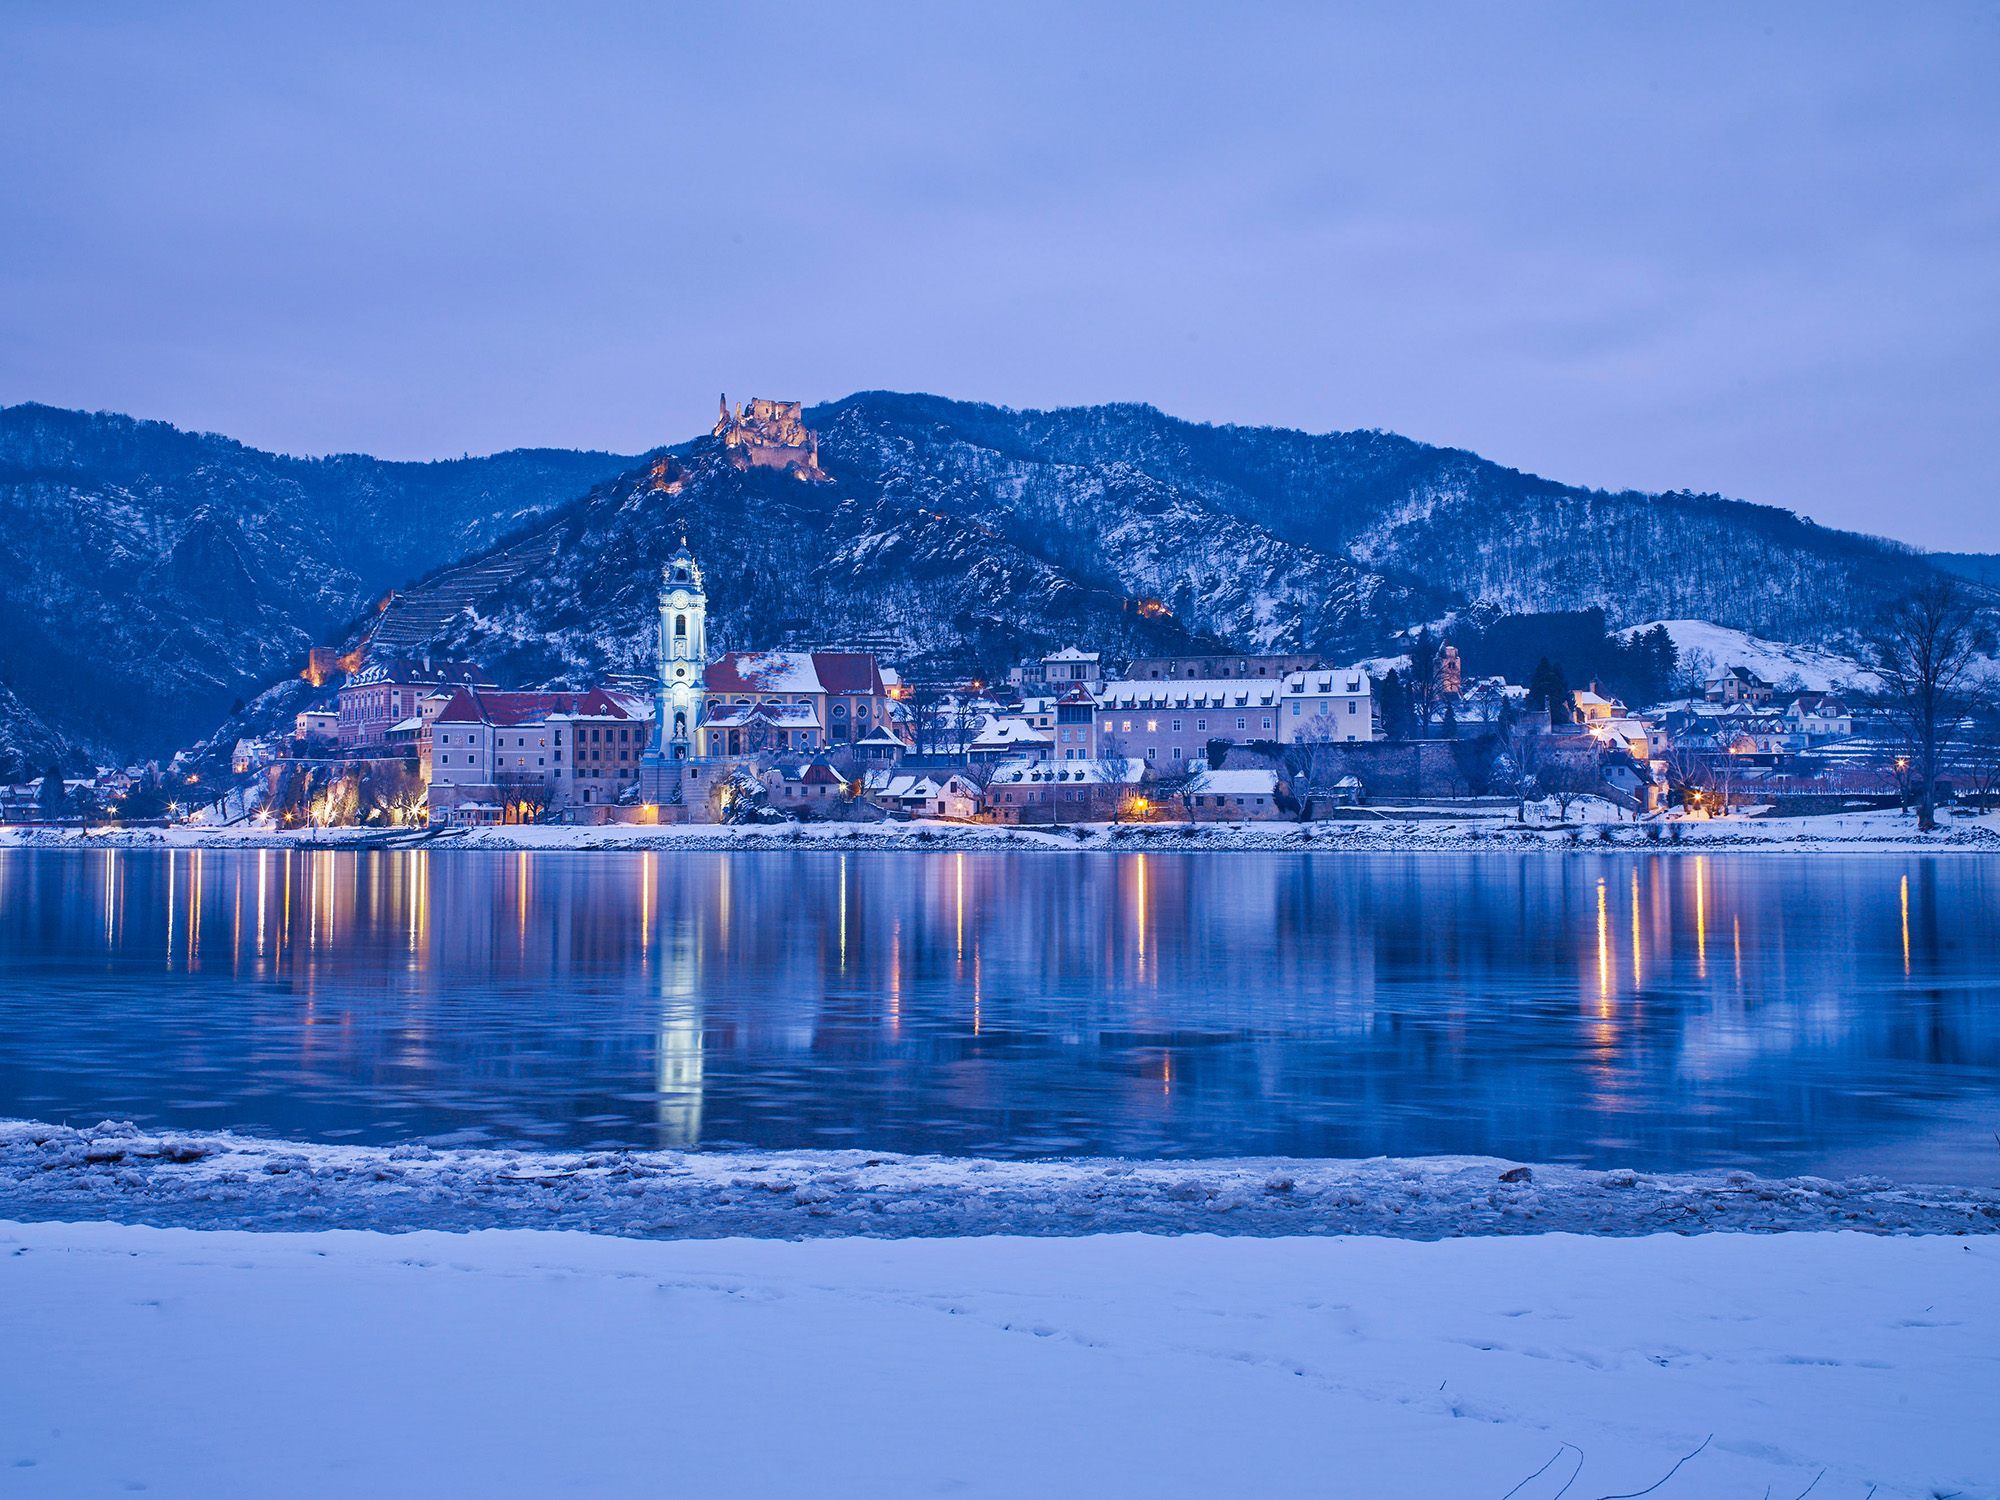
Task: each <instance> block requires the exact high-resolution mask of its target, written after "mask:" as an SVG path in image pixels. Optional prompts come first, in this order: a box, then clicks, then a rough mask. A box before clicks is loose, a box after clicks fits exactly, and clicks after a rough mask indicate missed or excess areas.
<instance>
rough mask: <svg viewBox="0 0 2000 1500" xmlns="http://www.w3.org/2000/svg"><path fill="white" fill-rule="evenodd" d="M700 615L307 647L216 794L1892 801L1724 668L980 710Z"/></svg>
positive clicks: (1651, 808) (134, 778) (1312, 679)
mask: <svg viewBox="0 0 2000 1500" xmlns="http://www.w3.org/2000/svg"><path fill="white" fill-rule="evenodd" d="M715 437H716V438H717V439H718V440H719V442H720V444H721V449H722V452H723V453H724V454H725V455H726V456H727V459H728V461H729V462H731V463H733V464H736V465H738V466H739V467H742V468H744V469H746V470H749V469H758V470H769V471H771V472H772V473H774V474H779V475H787V476H791V477H795V478H797V479H799V480H801V481H805V482H816V481H818V480H820V479H823V478H825V474H824V471H823V470H822V468H821V466H820V454H819V443H818V439H817V437H816V436H815V435H814V434H813V433H812V432H811V430H810V429H809V428H808V427H807V426H806V425H805V421H804V416H803V411H802V408H801V407H800V405H799V403H796V402H784V401H770V400H765V399H762V398H757V399H753V400H750V401H747V402H745V403H743V404H742V405H741V406H740V407H738V408H736V409H735V410H733V411H732V410H731V409H730V407H729V405H728V403H727V401H726V400H725V401H724V402H723V403H722V406H721V410H720V413H719V415H718V418H717V421H716V425H715ZM685 478H686V471H685V470H683V469H682V468H680V467H679V465H678V464H676V463H674V462H671V461H666V460H662V461H661V462H660V463H659V464H658V465H657V466H656V469H655V471H654V473H653V476H652V485H651V488H650V490H649V491H647V493H648V494H651V495H654V496H658V497H661V501H662V503H665V502H666V501H669V500H671V499H672V497H673V496H675V495H677V494H679V493H680V492H681V490H682V488H683V487H684V481H685ZM709 604H710V600H709V593H708V582H707V579H706V577H705V575H704V572H703V569H702V566H701V563H700V561H699V559H698V558H697V556H696V554H695V552H694V550H693V549H692V548H691V547H690V546H689V544H688V541H687V539H686V538H685V537H683V538H682V539H681V540H680V544H679V546H678V547H677V548H676V549H675V550H674V551H673V553H672V554H671V555H670V556H668V557H667V558H666V559H665V560H664V561H663V562H662V564H661V571H660V578H659V589H658V594H657V624H656V626H649V635H651V636H653V637H654V638H653V639H651V640H650V641H649V643H648V645H649V651H648V654H649V655H650V656H651V657H652V658H653V665H652V670H651V672H650V673H648V674H645V675H642V676H639V677H635V678H613V679H606V680H604V681H600V682H598V683H596V684H594V685H587V686H578V687H575V688H570V689H563V690H543V689H535V690H517V689H515V688H512V687H503V686H501V685H499V684H497V683H496V682H495V680H494V679H493V678H492V677H491V676H490V675H489V674H487V673H486V672H485V671H483V670H482V668H481V666H480V665H479V664H477V663H473V662H466V661H444V660H433V659H429V658H426V657H424V656H423V655H422V654H421V652H420V650H415V649H410V650H403V651H396V652H389V651H384V652H382V653H381V654H380V655H378V656H370V657H365V658H364V656H363V653H362V652H361V651H360V650H354V651H350V652H347V653H345V654H336V653H335V652H333V651H332V650H330V649H317V650H315V652H314V654H313V657H312V660H311V661H310V663H309V664H308V667H307V670H306V672H305V673H303V674H302V676H303V677H304V679H305V682H306V684H307V685H308V686H309V687H311V688H314V689H317V690H318V694H317V696H315V697H314V698H313V699H311V700H310V701H308V702H306V703H305V705H304V706H302V707H299V708H298V709H297V711H296V713H295V714H294V716H293V717H292V718H291V719H290V720H289V721H288V722H287V723H285V724H283V725H281V726H279V727H278V728H277V729H275V730H273V731H272V732H271V733H269V734H267V735H264V736H258V735H254V734H246V735H243V736H241V737H239V738H237V739H235V741H234V742H233V744H231V745H230V746H229V747H227V755H226V764H227V767H228V773H229V775H230V777H232V778H234V779H235V780H236V781H237V782H238V787H237V789H236V792H235V794H234V795H235V796H236V798H237V800H236V802H235V804H233V806H234V809H235V810H234V811H232V812H230V813H229V814H228V815H229V816H232V817H233V816H248V815H249V811H250V810H254V808H255V807H256V806H258V805H259V802H258V797H257V796H256V795H253V794H252V791H251V790H250V789H254V788H258V787H263V788H267V789H269V796H270V797H271V798H276V797H277V796H279V794H280V789H282V788H284V787H287V786H289V787H291V788H293V790H294V792H295V793H296V794H297V798H298V800H296V801H295V803H294V806H295V807H296V808H298V809H303V810H304V811H303V813H302V815H303V816H306V817H310V818H319V817H332V816H341V815H349V814H348V813H347V812H346V811H344V810H345V809H350V808H351V807H352V806H353V805H355V802H356V799H355V798H353V797H351V796H350V797H347V798H346V799H345V800H343V799H342V798H341V797H336V796H335V795H333V791H332V789H333V788H334V787H335V786H336V785H342V784H355V783H359V784H365V785H367V786H371V787H374V788H376V789H377V792H378V793H379V792H380V791H381V789H382V788H392V789H393V790H394V795H395V797H396V799H397V800H396V802H395V805H394V815H395V816H396V817H397V818H399V819H404V818H407V819H415V820H423V819H428V820H429V822H430V823H431V824H433V825H434V826H438V827H444V826H452V825H467V824H482V823H498V822H518V821H536V820H559V821H568V822H610V821H625V822H640V823H648V822H671V821H706V820H715V819H722V818H731V819H738V818H744V817H771V818H799V819H833V818H881V817H893V818H904V817H916V818H944V819H957V820H973V819H977V820H985V821H991V822H999V823H1006V824H1020V825H1056V824H1066V823H1073V822H1096V821H1106V820H1116V821H1125V820H1139V821H1157V820H1160V819H1178V820H1185V821H1189V822H1207V821H1259V820H1270V819H1278V818H1299V817H1340V816H1363V815H1366V814H1365V813H1362V812H1357V811H1355V808H1356V804H1358V803H1363V802H1367V801H1370V800H1377V801H1382V800H1387V801H1393V802H1397V803H1400V804H1402V805H1404V806H1405V807H1406V808H1408V807H1412V806H1416V805H1420V804H1426V803H1446V802H1449V801H1452V800H1454V799H1463V798H1466V797H1477V796H1484V797H1487V798H1489V799H1495V798H1500V799H1505V800H1507V801H1510V802H1511V801H1513V800H1514V798H1515V796H1518V797H1520V798H1522V799H1526V798H1527V797H1530V796H1544V795H1546V796H1549V797H1552V798H1556V799H1557V800H1564V799H1569V798H1572V797H1574V796H1577V795H1589V796H1594V797H1597V798H1600V799H1602V800H1603V801H1606V802H1609V803H1610V804H1612V805H1613V806H1615V807H1617V808H1619V809H1621V810H1622V811H1624V812H1625V813H1626V814H1627V815H1629V816H1633V817H1644V816H1650V815H1653V814H1656V813H1658V812H1660V811H1661V810H1662V809H1664V808H1666V807H1668V806H1670V805H1673V806H1679V807H1682V808H1684V809H1687V810H1690V811H1696V812H1705V811H1709V810H1718V809H1722V808H1728V807H1733V806H1741V805H1744V804H1745V803H1746V802H1749V801H1751V800H1753V799H1756V798H1763V799H1765V800H1766V801H1767V802H1769V803H1771V804H1777V803H1780V802H1786V803H1787V804H1788V805H1789V804H1790V803H1797V802H1799V801H1800V800H1801V799H1807V800H1809V799H1812V798H1820V799H1822V800H1825V799H1837V798H1839V797H1843V796H1846V797H1853V796H1860V797H1872V798H1877V799H1881V798H1885V797H1893V796H1894V795H1895V794H1896V792H1897V788H1898V782H1897V777H1898V776H1900V775H1901V774H1902V773H1901V771H1900V770H1898V769H1897V768H1898V767H1900V766H1906V765H1907V759H1906V758H1903V757H1901V756H1900V753H1899V749H1898V746H1897V744H1896V742H1895V738H1894V733H1893V730H1892V728H1891V727H1889V726H1888V725H1887V724H1886V723H1885V721H1884V719H1883V717H1882V716H1881V715H1880V714H1879V713H1878V712H1875V711H1872V710H1869V709H1866V708H1863V707H1859V706H1857V704H1856V703H1855V701H1854V700H1853V697H1852V695H1849V694H1843V693H1841V692H1836V691H1829V690H1826V689H1818V690H1803V689H1801V688H1800V687H1799V685H1798V684H1796V683H1793V684H1792V686H1791V687H1790V688H1788V689H1786V690H1782V691H1781V690H1780V689H1779V688H1778V687H1777V686H1776V685H1774V684H1773V683H1772V682H1771V681H1769V680H1768V679H1767V678H1766V677H1764V676H1762V675H1760V674H1759V672H1758V671H1757V670H1756V669H1755V667H1754V666H1753V665H1752V664H1749V663H1733V664H1727V665H1724V666H1721V667H1720V668H1719V669H1717V670H1715V671H1714V672H1713V673H1712V674H1710V675H1708V676H1707V678H1706V680H1705V681H1702V682H1700V683H1699V684H1698V686H1697V687H1696V689H1694V690H1693V691H1689V690H1687V689H1685V688H1684V689H1683V690H1682V691H1683V693H1684V694H1685V696H1683V697H1681V698H1677V699H1675V700H1674V701H1671V702H1667V703H1657V704H1641V705H1639V706H1637V707H1634V706H1631V705H1628V704H1627V703H1625V702H1623V701H1621V700H1620V698H1619V697H1618V696H1616V694H1615V693H1614V692H1612V691H1609V690H1607V689H1606V688H1605V687H1604V686H1602V685H1600V684H1599V683H1596V682H1592V683H1589V684H1587V685H1586V686H1584V687H1582V688H1579V689H1576V690H1575V691H1573V692H1568V695H1567V698H1565V697H1564V696H1563V695H1564V693H1565V692H1566V691H1567V689H1566V688H1565V686H1564V685H1563V683H1562V679H1561V674H1560V673H1559V672H1555V671H1553V670H1552V671H1550V672H1548V673H1546V674H1544V673H1543V672H1540V671H1538V673H1537V676H1536V679H1535V681H1536V683H1538V684H1540V686H1539V687H1534V686H1533V685H1531V687H1523V686H1520V685H1518V684H1514V683H1509V682H1506V681H1503V680H1502V679H1500V678H1498V677H1494V676H1490V675H1489V676H1484V677H1481V676H1476V675H1473V674H1470V673H1468V672H1467V670H1466V667H1465V664H1464V663H1463V662H1462V661H1461V658H1460V655H1459V651H1458V648H1457V647H1456V645H1454V644H1452V643H1451V642H1449V641H1445V642H1443V643H1442V644H1440V645H1439V646H1438V649H1437V651H1436V654H1435V656H1434V657H1427V658H1426V660H1427V661H1430V662H1431V663H1432V665H1431V666H1430V667H1429V668H1427V669H1426V670H1427V671H1428V673H1429V675H1428V678H1427V680H1426V682H1425V683H1424V684H1423V685H1422V687H1423V691H1422V693H1421V694H1418V693H1415V692H1413V690H1412V688H1411V685H1410V683H1409V679H1408V677H1407V668H1403V669H1402V670H1403V672H1404V674H1405V675H1403V676H1402V677H1401V678H1400V679H1394V680H1392V677H1391V675H1390V670H1389V667H1390V665H1394V664H1393V663H1392V664H1388V665H1385V664H1381V663H1377V664H1376V665H1375V667H1374V669H1373V670H1371V668H1370V667H1369V666H1368V665H1364V664H1357V663H1349V662H1343V661H1337V660H1331V659H1328V658H1326V657H1324V656H1322V655H1320V654H1316V653H1310V652H1294V653H1256V652H1200V653H1189V654H1183V655H1174V656H1157V657H1143V658H1138V659H1135V660H1129V661H1121V660H1119V659H1118V658H1116V657H1115V656H1114V655H1112V654H1110V653H1109V652H1107V651H1106V650H1104V649H1103V648H1102V647H1101V646H1100V645H1099V644H1098V643H1095V642H1091V641H1080V642H1079V641H1068V642H1064V643H1062V644H1060V645H1055V646H1053V648H1052V649H1048V650H1046V651H1043V652H1041V653H1040V654H1035V655H1031V656H1029V657H1028V659H1026V660H1024V661H1021V662H1019V663H1017V664H1014V665H1013V666H1011V668H1009V669H1008V670H1007V672H1006V673H1005V681H1006V685H1005V686H1003V687H998V688H989V687H988V686H987V685H986V683H985V682H983V681H978V680H974V681H959V682H939V681H936V680H930V679H926V680H922V681H916V682H906V681H904V680H903V679H902V678H901V677H900V676H899V675H898V673H897V671H896V669H895V666H893V665H891V662H892V661H893V662H899V663H901V664H902V665H905V666H907V665H908V664H909V658H908V657H907V656H905V655H903V654H902V652H903V648H902V647H901V646H900V645H899V644H898V642H899V641H900V637H899V636H898V635H896V633H895V632H894V631H893V630H891V629H888V628H887V627H885V628H883V629H882V630H880V631H878V632H876V633H875V634H873V635H863V636H858V637H857V636H854V635H851V634H850V635H848V636H847V637H846V638H845V639H844V640H842V639H835V638H834V637H833V636H832V635H831V633H828V634H826V635H820V634H818V633H817V632H815V631H814V630H813V629H812V626H811V622H788V623H787V624H786V626H785V628H784V630H783V632H782V634H781V637H780V639H779V640H777V641H774V642H771V643H768V644H766V645H764V646H761V647H753V648H751V649H730V650H723V651H716V650H713V649H712V644H711V632H710V620H709ZM398 639H399V644H402V645H405V646H408V645H409V644H410V642H411V640H412V639H413V637H412V636H411V633H410V632H409V631H405V632H404V635H403V636H402V637H399V638H398ZM885 658H886V659H885ZM1544 665H1545V666H1547V665H1548V664H1546V663H1545V664H1544ZM287 730H289V738H286V737H285V731H287ZM217 753H218V755H220V754H221V751H220V750H218V752H217ZM197 780H198V778H197V777H196V776H195V775H194V774H193V773H192V772H188V773H186V774H183V773H182V772H181V771H180V770H179V769H178V768H173V767H170V768H169V769H168V770H167V771H166V772H160V771H158V770H157V769H156V770H154V771H152V772H140V771H138V770H136V769H135V768H127V769H126V770H125V771H124V772H115V771H111V770H106V771H103V772H101V773H100V774H99V775H98V776H97V777H95V778H80V779H78V781H77V782H76V783H75V784H74V785H72V784H70V783H69V782H67V781H63V782H60V783H59V782H56V781H52V780H50V779H49V778H46V777H44V778H41V779H40V780H38V781H34V782H29V783H24V784H21V785H15V786H6V787H0V815H7V816H17V817H18V816H47V815H49V814H50V813H52V812H54V811H55V810H58V809H64V808H69V807H72V806H85V805H97V806H104V807H111V806H115V805H118V803H119V802H120V799H124V798H129V797H135V796H138V795H139V792H138V791H137V790H135V789H138V788H142V787H147V786H150V788H151V791H152V794H153V795H154V796H155V798H156V800H157V799H159V798H160V796H161V794H160V788H161V786H162V785H165V784H168V783H171V784H172V790H173V792H174V795H173V796H172V797H171V798H170V799H166V800H164V801H163V802H162V803H161V805H164V806H171V807H174V808H176V809H178V808H180V807H182V806H183V805H185V804H190V803H192V802H193V800H194V799H195V797H196V796H197V795H198V794H197V793H195V792H192V791H190V790H189V788H190V787H191V786H193V785H194V784H195V783H196V781H197ZM200 795H206V793H202V794H200ZM288 795H289V794H288ZM217 805H218V806H221V805H222V804H221V803H218V804H217ZM269 805H275V803H271V804H269ZM1565 805H1566V801H1565ZM294 815H301V814H299V813H287V816H294Z"/></svg>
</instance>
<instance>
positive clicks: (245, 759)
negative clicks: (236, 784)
mask: <svg viewBox="0 0 2000 1500" xmlns="http://www.w3.org/2000/svg"><path fill="white" fill-rule="evenodd" d="M270 758H271V752H270V747H269V746H267V745H266V744H265V743H264V742H263V741H262V740H253V739H240V740H238V741H237V742H236V747H235V748H234V749H233V750H231V751H230V752H229V770H230V774H232V775H235V776H248V775H249V774H250V773H251V772H252V771H254V770H256V769H257V768H258V767H259V766H261V765H263V764H264V763H265V762H266V761H268V760H269V759H270Z"/></svg>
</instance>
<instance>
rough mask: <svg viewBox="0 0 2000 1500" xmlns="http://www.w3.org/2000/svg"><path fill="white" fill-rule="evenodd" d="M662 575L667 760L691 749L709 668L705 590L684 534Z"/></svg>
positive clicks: (662, 735) (662, 726) (662, 711)
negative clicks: (705, 677) (706, 672)
mask: <svg viewBox="0 0 2000 1500" xmlns="http://www.w3.org/2000/svg"><path fill="white" fill-rule="evenodd" d="M661 578H662V581H663V586H662V587H661V589H660V707H659V716H660V722H659V735H658V740H657V743H658V744H659V746H660V748H661V750H662V751H663V752H664V753H665V754H666V755H667V757H668V758H669V759H672V760H686V759H687V758H688V756H689V755H690V754H692V753H693V751H692V746H693V744H694V732H695V730H696V728H697V727H698V726H699V725H700V723H701V711H702V707H703V705H704V704H705V703H706V702H707V701H708V689H707V688H706V687H704V686H703V682H702V674H703V671H704V669H705V668H706V667H707V666H708V593H707V591H706V590H705V589H704V588H703V587H702V581H701V565H700V564H699V563H697V562H696V561H695V560H694V554H693V553H692V552H690V551H688V544H687V538H686V537H682V538H681V545H680V550H679V551H678V552H676V553H675V554H674V555H673V556H672V557H671V558H670V559H668V561H667V565H666V567H665V568H663V569H662V570H661Z"/></svg>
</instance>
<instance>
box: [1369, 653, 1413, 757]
mask: <svg viewBox="0 0 2000 1500" xmlns="http://www.w3.org/2000/svg"><path fill="white" fill-rule="evenodd" d="M1375 701H1376V703H1377V704H1378V705H1380V710H1381V714H1382V736H1383V738H1384V739H1391V740H1400V739H1407V738H1408V737H1409V733H1410V701H1409V696H1408V695H1407V694H1406V693H1405V692H1404V691H1403V679H1402V677H1401V676H1400V675H1399V674H1398V673H1397V671H1396V669H1395V668H1394V667H1391V668H1390V669H1389V671H1388V674H1387V675H1386V676H1384V677H1383V679H1382V681H1381V683H1380V684H1379V685H1378V686H1377V687H1376V689H1375Z"/></svg>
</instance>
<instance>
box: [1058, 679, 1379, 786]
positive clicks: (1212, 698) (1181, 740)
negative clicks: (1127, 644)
mask: <svg viewBox="0 0 2000 1500" xmlns="http://www.w3.org/2000/svg"><path fill="white" fill-rule="evenodd" d="M1363 675H1364V676H1365V675H1366V674H1365V673H1364V674H1363ZM1282 686H1283V684H1282V682H1281V681H1280V680H1279V679H1276V678H1268V679H1264V680H1261V681H1260V680H1256V679H1242V678H1217V677H1202V678H1194V679H1192V680H1179V681H1168V680H1166V679H1161V680H1159V681H1151V680H1148V681H1143V682H1136V681H1135V682H1107V683H1106V684H1104V688H1103V690H1102V692H1101V693H1100V695H1099V697H1098V700H1097V710H1096V714H1095V719H1096V726H1097V758H1098V759H1111V758H1116V757H1120V756H1123V757H1128V758H1131V759H1135V760H1140V761H1144V762H1145V763H1146V764H1148V765H1151V766H1153V767H1155V768H1156V769H1157V770H1159V771H1160V772H1162V773H1166V772H1178V771H1182V770H1185V769H1187V768H1188V767H1189V766H1190V765H1192V763H1193V762H1195V761H1197V760H1204V759H1206V758H1207V755H1208V742H1209V741H1210V740H1231V741H1234V742H1237V743H1239V744H1241V743H1248V742H1250V741H1253V740H1276V739H1277V738H1278V705H1279V697H1280V690H1281V688H1282Z"/></svg>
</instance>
